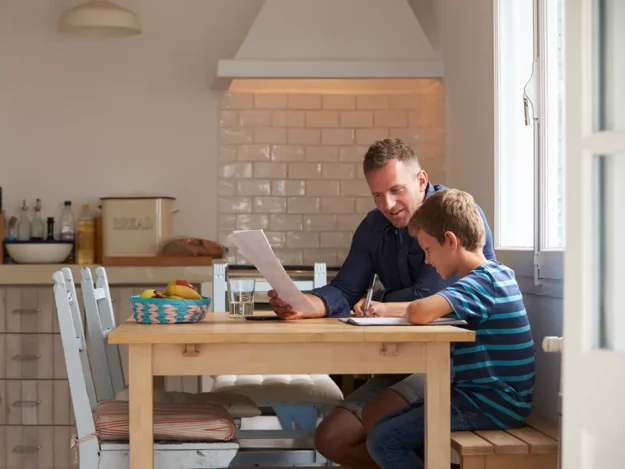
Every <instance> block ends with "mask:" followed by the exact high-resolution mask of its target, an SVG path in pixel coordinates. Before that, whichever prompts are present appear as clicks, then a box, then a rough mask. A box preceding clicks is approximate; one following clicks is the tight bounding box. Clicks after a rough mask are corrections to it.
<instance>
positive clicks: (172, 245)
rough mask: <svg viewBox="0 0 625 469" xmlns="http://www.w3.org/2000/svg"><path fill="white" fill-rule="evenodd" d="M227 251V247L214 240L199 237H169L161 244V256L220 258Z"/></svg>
mask: <svg viewBox="0 0 625 469" xmlns="http://www.w3.org/2000/svg"><path fill="white" fill-rule="evenodd" d="M227 252H228V248H227V247H226V246H224V245H222V244H220V243H217V242H216V241H211V240H208V239H200V238H176V239H169V240H167V241H165V242H164V243H163V245H162V246H161V250H160V254H161V255H163V256H203V257H212V258H213V259H221V258H223V257H224V256H225V255H226V253H227Z"/></svg>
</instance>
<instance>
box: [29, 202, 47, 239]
mask: <svg viewBox="0 0 625 469" xmlns="http://www.w3.org/2000/svg"><path fill="white" fill-rule="evenodd" d="M43 231H44V226H43V220H42V218H41V199H37V203H36V204H35V218H34V219H33V223H32V226H31V230H30V239H32V240H36V241H43Z"/></svg>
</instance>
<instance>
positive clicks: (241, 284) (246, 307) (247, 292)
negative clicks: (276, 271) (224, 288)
mask: <svg viewBox="0 0 625 469" xmlns="http://www.w3.org/2000/svg"><path fill="white" fill-rule="evenodd" d="M255 289H256V280H254V279H253V278H229V279H228V293H229V300H230V317H231V318H234V319H238V318H243V317H245V316H251V315H253V314H254V290H255Z"/></svg>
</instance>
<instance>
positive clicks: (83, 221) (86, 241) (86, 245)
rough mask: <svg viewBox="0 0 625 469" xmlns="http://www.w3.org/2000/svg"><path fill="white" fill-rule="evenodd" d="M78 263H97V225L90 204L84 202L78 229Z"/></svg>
mask: <svg viewBox="0 0 625 469" xmlns="http://www.w3.org/2000/svg"><path fill="white" fill-rule="evenodd" d="M76 260H77V264H94V263H95V227H94V219H93V215H92V214H91V211H90V210H89V204H83V206H82V210H81V212H80V217H79V218H78V227H77V229H76Z"/></svg>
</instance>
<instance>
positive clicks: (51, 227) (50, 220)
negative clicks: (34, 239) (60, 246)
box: [46, 217, 54, 241]
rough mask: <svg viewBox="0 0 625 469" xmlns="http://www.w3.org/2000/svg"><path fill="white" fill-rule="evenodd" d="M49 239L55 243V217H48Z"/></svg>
mask: <svg viewBox="0 0 625 469" xmlns="http://www.w3.org/2000/svg"><path fill="white" fill-rule="evenodd" d="M47 221H48V237H47V238H46V240H47V241H54V217H48V220H47Z"/></svg>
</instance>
